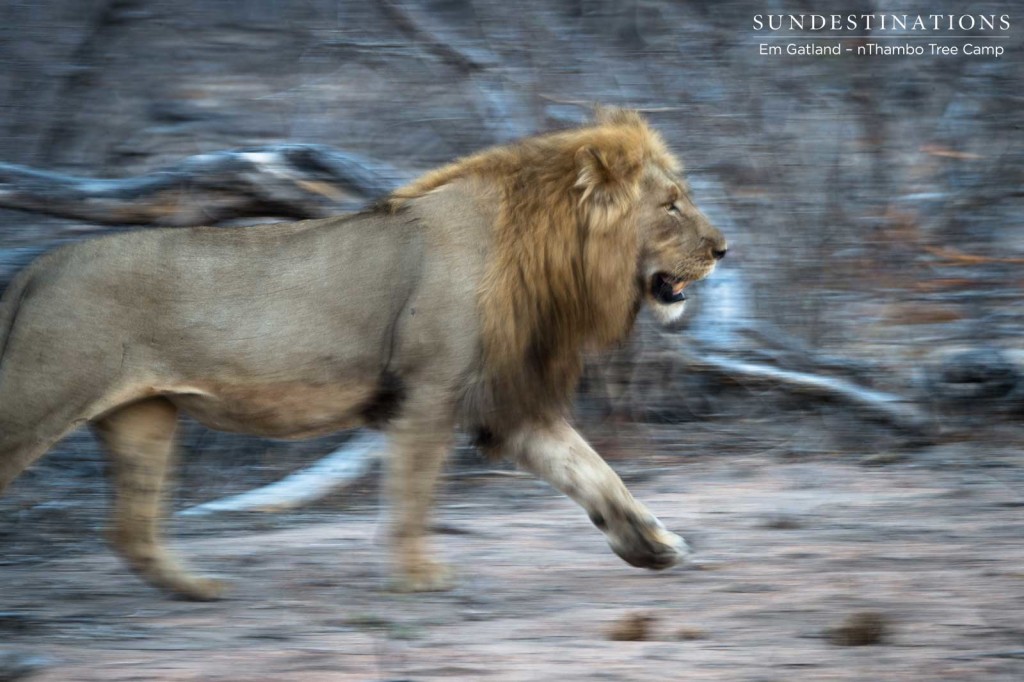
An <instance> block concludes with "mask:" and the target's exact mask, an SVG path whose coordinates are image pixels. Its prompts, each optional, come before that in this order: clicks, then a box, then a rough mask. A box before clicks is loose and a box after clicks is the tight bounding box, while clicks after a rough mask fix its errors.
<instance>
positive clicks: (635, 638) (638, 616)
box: [608, 613, 656, 642]
mask: <svg viewBox="0 0 1024 682" xmlns="http://www.w3.org/2000/svg"><path fill="white" fill-rule="evenodd" d="M655 620H656V619H655V617H654V616H652V615H651V614H649V613H630V614H628V615H626V616H625V617H624V618H623V619H622V620H620V621H619V622H617V623H615V624H614V625H613V626H612V627H611V629H610V630H609V631H608V639H610V640H613V641H616V642H640V641H643V640H646V639H650V636H651V625H653V624H654V621H655Z"/></svg>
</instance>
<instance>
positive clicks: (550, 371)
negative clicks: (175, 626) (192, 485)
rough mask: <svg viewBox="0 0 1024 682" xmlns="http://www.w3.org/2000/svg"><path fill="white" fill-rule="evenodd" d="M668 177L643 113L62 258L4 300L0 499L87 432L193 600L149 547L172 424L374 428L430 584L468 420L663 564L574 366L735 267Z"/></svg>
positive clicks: (128, 550) (405, 580)
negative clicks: (575, 426)
mask: <svg viewBox="0 0 1024 682" xmlns="http://www.w3.org/2000/svg"><path fill="white" fill-rule="evenodd" d="M677 170H678V164H677V163H676V161H675V159H674V158H673V157H672V156H671V155H670V154H669V153H668V152H667V151H666V149H665V146H664V144H663V143H662V140H661V138H660V137H659V136H658V135H657V133H655V132H654V131H652V130H651V129H650V128H649V127H648V126H647V124H646V123H644V121H643V120H642V119H641V118H640V117H639V116H638V115H637V114H635V113H633V112H624V111H608V112H604V113H603V114H601V115H600V117H599V118H598V120H597V122H596V123H595V124H593V125H589V126H584V127H581V128H578V129H575V130H570V131H565V132H560V133H554V134H550V135H543V136H538V137H534V138H530V139H527V140H524V141H522V142H519V143H517V144H513V145H510V146H506V147H499V148H496V149H491V150H488V151H485V152H481V153H480V154H476V155H474V156H471V157H468V158H466V159H463V160H461V161H457V162H456V163H453V164H451V165H449V166H445V167H443V168H441V169H439V170H436V171H434V172H431V173H428V174H426V175H425V176H424V177H422V178H421V179H419V180H417V181H416V182H414V183H412V184H411V185H409V186H408V187H404V188H402V189H400V190H398V191H396V192H395V193H393V194H392V195H391V196H390V197H388V198H387V199H386V200H385V201H384V202H383V203H382V204H381V205H379V206H378V207H377V208H375V209H373V210H370V211H366V212H363V213H360V214H354V215H348V216H337V217H333V218H327V219H323V220H314V221H304V222H299V223H282V224H277V225H260V226H253V227H247V228H221V229H212V228H194V229H152V230H143V231H138V232H131V233H121V234H115V235H110V236H107V237H104V238H101V239H96V240H89V241H84V242H80V243H76V244H73V245H69V246H67V247H64V248H61V249H58V250H56V251H54V252H52V253H50V254H48V255H46V256H44V257H42V258H40V259H38V260H37V261H36V262H35V263H33V265H31V266H30V267H29V268H27V269H26V270H25V271H24V272H23V273H21V274H20V275H19V276H18V277H17V278H16V279H15V281H14V282H13V283H12V284H11V286H9V287H8V289H7V291H6V292H5V293H4V297H3V299H2V300H0V491H2V490H3V489H4V488H5V487H6V486H7V485H8V484H9V483H10V482H11V481H12V480H13V479H14V478H15V477H16V476H17V475H18V474H19V473H20V472H21V471H22V470H23V469H24V468H25V467H27V466H29V465H30V464H31V463H32V462H33V461H34V460H35V459H36V458H37V457H39V456H41V455H42V454H43V453H44V452H46V450H48V449H49V448H50V447H52V446H53V444H54V443H56V442H57V441H58V440H59V439H60V438H61V437H63V436H64V435H65V434H66V433H68V432H69V431H70V430H71V429H73V428H75V427H76V426H78V425H81V424H90V425H91V426H92V427H93V428H95V429H96V430H97V431H98V432H99V434H100V435H101V437H102V439H103V441H104V443H105V444H106V445H107V450H108V452H109V454H110V455H111V457H112V459H113V461H114V467H112V468H113V470H114V471H115V472H116V477H115V480H116V486H115V488H116V495H117V497H118V500H117V503H116V505H115V510H116V511H115V513H116V518H115V523H114V528H115V532H114V538H115V543H114V544H115V548H116V549H118V551H119V552H120V553H121V554H122V555H123V556H124V558H125V559H126V560H127V561H128V563H129V565H131V566H132V567H133V568H135V570H136V571H137V572H139V573H140V574H141V575H142V576H143V577H144V578H145V579H146V580H148V581H149V582H150V583H151V584H153V585H156V586H159V587H163V588H165V589H168V590H172V591H174V592H177V593H178V594H182V595H185V596H188V597H193V598H200V599H205V598H210V597H213V596H215V595H216V593H217V590H218V586H217V585H216V584H215V583H213V582H210V581H208V580H204V579H202V578H197V577H195V576H192V575H191V574H190V573H189V572H188V571H187V570H186V569H184V568H183V567H181V566H180V565H179V564H178V563H177V562H176V561H175V560H174V559H173V557H172V556H171V555H170V554H169V553H168V552H167V551H166V550H165V549H164V547H163V543H162V541H161V539H160V533H159V522H160V519H161V516H162V512H161V505H160V500H161V493H162V489H163V480H164V475H165V472H166V470H167V467H168V464H169V460H170V455H171V453H172V452H173V433H174V428H173V427H174V425H175V423H176V419H177V415H178V413H179V412H181V411H185V412H188V413H189V414H191V415H192V416H193V417H195V418H196V419H198V420H199V421H201V422H203V423H204V424H206V425H208V426H210V427H212V428H218V429H223V430H231V431H240V432H245V433H252V434H257V435H263V436H269V437H275V438H297V437H307V436H310V435H316V434H323V433H330V432H334V431H339V430H342V429H345V428H352V427H357V426H366V425H368V426H371V427H374V428H379V429H382V430H384V431H385V432H386V433H387V435H388V436H389V441H390V444H391V449H392V453H391V457H390V458H389V467H388V480H387V484H386V489H387V491H388V494H389V497H390V498H391V504H392V507H393V510H394V512H393V516H392V524H391V529H390V531H391V537H392V540H393V545H394V547H393V556H394V557H395V560H396V569H397V573H398V578H399V584H400V586H401V587H403V588H405V589H413V590H422V589H436V588H438V587H440V586H442V585H443V584H444V571H442V570H441V569H440V568H438V567H437V566H436V564H434V563H433V562H432V561H431V560H430V559H429V557H428V554H427V551H426V549H425V545H426V540H425V538H426V529H427V528H428V525H427V518H428V515H429V511H430V503H431V499H432V494H431V493H432V490H433V486H434V482H435V479H436V477H437V473H438V471H439V470H440V468H441V462H442V460H443V458H444V454H445V452H446V451H447V450H448V447H449V445H450V442H451V439H452V433H453V431H454V429H455V428H456V427H457V426H459V425H460V424H461V426H462V427H463V428H465V429H467V430H469V431H471V432H473V433H476V434H479V435H481V436H485V435H489V436H490V438H489V439H488V438H482V440H488V441H489V442H488V443H487V447H488V449H489V450H491V451H493V452H496V453H498V454H500V455H502V456H506V457H509V458H510V459H513V460H514V461H517V462H520V464H521V465H522V466H524V467H525V468H528V469H531V470H535V471H537V472H538V474H539V475H541V476H542V477H545V478H546V479H547V480H549V481H550V482H551V483H552V485H555V486H556V487H558V488H559V489H560V490H563V491H564V492H566V494H568V495H570V496H572V497H573V499H575V500H576V501H577V502H579V503H580V504H581V505H582V506H583V507H584V508H585V509H586V510H587V512H588V514H590V515H591V518H592V519H593V520H594V523H595V524H597V525H598V527H599V528H601V530H602V531H603V532H604V533H605V534H606V535H607V536H608V538H609V543H610V544H611V546H612V549H613V550H614V551H616V552H617V553H618V554H619V555H620V556H622V557H623V558H624V559H625V560H626V561H628V562H629V563H631V564H633V565H637V566H646V567H649V568H665V567H667V566H669V565H671V564H672V563H674V562H675V561H677V560H678V559H679V557H680V556H681V554H682V550H683V548H684V547H685V544H684V543H683V542H682V540H681V539H680V538H678V537H677V536H675V535H674V534H671V533H669V532H668V531H666V530H665V529H664V528H663V527H662V526H661V524H660V522H658V521H657V519H656V518H655V517H654V516H653V515H652V514H651V513H650V512H649V511H647V510H646V508H644V507H643V506H642V505H640V504H639V503H638V502H636V501H635V500H633V499H632V496H631V495H629V493H628V491H627V490H626V489H625V486H623V485H622V482H621V481H620V480H618V477H617V476H615V473H614V472H613V471H612V470H611V469H610V468H608V467H607V465H604V464H603V462H601V460H600V457H598V455H597V453H595V452H593V451H592V450H591V449H590V448H589V446H587V445H586V443H585V442H584V441H583V440H582V438H580V437H579V434H576V433H575V432H574V431H573V430H572V428H571V427H570V426H569V425H568V423H567V422H565V421H564V420H562V419H561V417H562V415H563V414H564V412H565V411H566V406H567V404H568V402H569V398H570V394H571V391H572V388H573V386H574V385H575V383H576V380H577V378H578V377H579V373H580V366H581V362H582V355H583V352H584V351H585V350H586V349H587V348H592V347H601V346H605V345H608V344H610V343H613V342H615V341H616V340H618V339H620V338H622V336H623V335H625V334H626V333H628V331H629V329H630V327H631V325H632V323H633V320H634V317H635V315H636V312H637V309H638V307H639V305H640V303H641V302H642V301H644V300H647V301H648V302H650V303H651V304H652V305H655V306H656V308H655V309H656V310H660V311H661V312H662V313H666V311H670V312H668V313H666V315H667V317H668V318H672V317H673V316H677V315H678V314H679V312H680V311H681V309H682V304H681V303H678V302H677V300H676V299H671V300H667V299H666V297H665V294H664V290H663V289H661V288H658V287H657V286H655V285H657V283H658V282H664V281H667V280H666V278H668V279H669V280H671V282H672V283H674V286H682V283H683V282H688V281H694V280H697V279H700V278H702V277H704V276H706V275H707V274H709V273H710V272H711V270H712V269H713V268H714V262H715V259H716V258H719V257H720V254H721V253H723V252H724V248H725V241H724V238H723V237H722V236H721V234H719V233H718V232H717V230H715V229H714V228H713V227H711V226H710V225H709V224H708V223H707V220H706V219H705V218H704V217H703V215H702V214H701V213H700V212H699V211H698V210H697V208H696V207H695V206H694V205H693V204H692V202H691V201H690V200H689V197H688V195H687V193H686V191H685V186H684V184H683V182H682V180H681V179H680V178H679V177H678V176H677V175H676V171H677ZM716 253H717V254H719V255H717V256H716V255H715V254H716ZM655 290H656V291H655ZM659 296H660V297H661V298H660V299H659Z"/></svg>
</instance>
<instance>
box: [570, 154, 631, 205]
mask: <svg viewBox="0 0 1024 682" xmlns="http://www.w3.org/2000/svg"><path fill="white" fill-rule="evenodd" d="M639 172H640V164H639V160H633V159H630V158H629V157H628V155H626V154H621V153H614V152H611V153H610V152H608V151H606V150H602V149H597V148H594V147H591V146H586V147H581V148H580V149H579V150H578V151H577V152H576V187H577V188H579V189H580V190H582V195H581V196H580V202H581V203H583V202H586V201H588V200H592V199H594V200H599V201H601V202H602V203H614V202H616V201H617V200H618V199H619V198H620V197H621V196H622V194H623V193H624V192H625V193H628V191H629V188H630V186H631V185H632V184H634V183H635V181H636V178H637V176H638V174H639Z"/></svg>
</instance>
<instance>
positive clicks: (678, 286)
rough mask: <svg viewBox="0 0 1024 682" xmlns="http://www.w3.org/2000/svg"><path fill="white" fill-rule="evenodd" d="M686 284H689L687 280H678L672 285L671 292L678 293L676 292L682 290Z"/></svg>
mask: <svg viewBox="0 0 1024 682" xmlns="http://www.w3.org/2000/svg"><path fill="white" fill-rule="evenodd" d="M687 284H689V282H687V281H685V280H684V281H682V282H679V283H678V284H676V285H675V286H674V287H672V293H673V294H678V293H680V292H682V290H683V289H685V288H686V285H687Z"/></svg>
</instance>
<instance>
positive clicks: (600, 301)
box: [387, 109, 678, 430]
mask: <svg viewBox="0 0 1024 682" xmlns="http://www.w3.org/2000/svg"><path fill="white" fill-rule="evenodd" d="M651 163H653V164H656V165H659V166H661V167H664V168H666V169H670V170H676V169H677V168H678V162H677V161H676V159H675V158H674V157H672V156H671V154H669V152H668V151H667V149H666V147H665V145H664V143H663V141H662V139H661V137H660V136H659V135H658V133H657V132H656V131H654V130H652V129H651V128H649V127H648V126H647V124H646V122H645V121H644V120H643V118H642V117H640V116H639V115H638V114H637V113H635V112H632V111H626V110H620V109H614V110H604V111H601V112H599V113H598V117H597V121H596V123H594V124H592V125H588V126H584V127H580V128H576V129H572V130H568V131H563V132H558V133H554V134H550V135H543V136H539V137H533V138H528V139H526V140H523V141H520V142H518V143H515V144H511V145H508V146H504V147H498V148H494V149H489V150H487V151H484V152H481V153H479V154H476V155H473V156H468V157H465V158H462V159H459V160H457V161H455V162H453V163H451V164H449V165H447V166H443V167H441V168H439V169H437V170H434V171H432V172H430V173H427V174H426V175H424V176H422V177H421V178H419V179H418V180H416V181H414V182H413V183H411V184H409V185H408V186H406V187H403V188H401V189H399V190H397V191H395V192H394V193H393V194H392V195H391V196H390V197H389V199H388V201H387V205H388V206H389V208H390V209H391V210H399V209H400V208H401V206H402V205H403V203H404V202H406V201H408V200H410V199H413V198H416V197H419V196H422V195H424V194H426V193H428V192H431V191H433V190H435V189H438V188H440V187H442V186H444V185H446V184H448V183H451V182H453V181H455V180H458V179H463V178H476V179H479V180H482V181H484V182H487V183H489V184H491V183H493V185H494V186H496V187H497V188H498V190H499V196H500V197H501V204H500V208H499V218H498V221H497V223H496V224H495V225H494V226H493V248H492V253H491V256H490V261H489V264H488V268H487V272H486V274H485V276H484V278H483V281H482V282H481V286H480V291H479V296H478V305H479V313H480V316H481V324H482V327H481V330H482V344H483V348H482V363H481V364H482V369H481V372H480V377H479V381H478V382H476V383H475V386H476V388H477V389H478V390H470V391H469V392H468V395H467V396H466V397H465V400H466V401H469V402H470V403H472V404H471V405H469V407H470V411H471V413H473V414H477V415H479V419H480V421H481V426H483V427H486V428H487V429H488V430H503V427H505V426H510V425H514V424H515V423H518V422H520V421H521V420H523V419H534V420H542V419H545V418H550V417H551V416H553V415H560V414H562V413H563V412H564V410H565V407H566V405H567V404H568V401H569V399H570V397H571V394H572V390H573V389H574V387H575V385H576V383H577V381H578V379H579V376H580V372H581V369H582V358H583V352H584V350H587V349H590V348H596V347H602V346H608V345H610V344H614V343H615V342H617V341H619V340H621V339H622V338H623V337H624V336H625V335H626V334H627V333H628V332H629V330H630V328H631V327H632V324H633V321H634V319H635V317H636V314H637V310H638V308H639V304H640V296H639V292H640V288H639V286H638V285H637V284H638V277H639V276H640V275H639V273H638V263H639V259H640V253H639V243H638V234H637V226H636V223H635V220H634V216H633V213H634V211H633V208H634V206H635V205H636V203H637V201H638V199H639V197H640V180H641V176H642V173H643V169H644V166H645V164H651Z"/></svg>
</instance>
